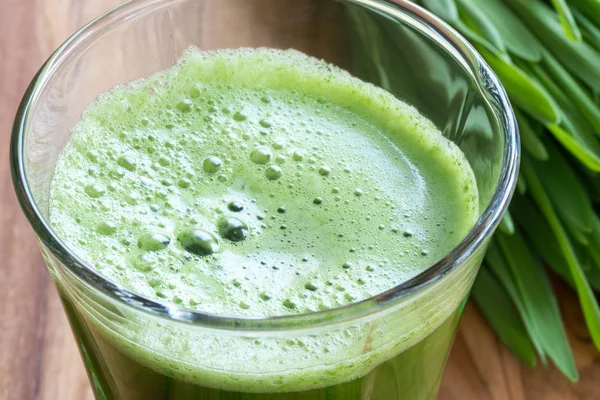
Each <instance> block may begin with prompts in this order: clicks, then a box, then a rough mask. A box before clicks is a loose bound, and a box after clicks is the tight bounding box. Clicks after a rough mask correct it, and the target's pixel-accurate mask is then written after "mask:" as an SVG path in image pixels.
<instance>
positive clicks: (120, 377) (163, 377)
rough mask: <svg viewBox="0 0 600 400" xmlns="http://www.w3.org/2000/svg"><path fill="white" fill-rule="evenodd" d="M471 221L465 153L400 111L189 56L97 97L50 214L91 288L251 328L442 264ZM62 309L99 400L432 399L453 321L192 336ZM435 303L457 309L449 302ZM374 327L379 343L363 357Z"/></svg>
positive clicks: (269, 60)
mask: <svg viewBox="0 0 600 400" xmlns="http://www.w3.org/2000/svg"><path fill="white" fill-rule="evenodd" d="M477 216H478V194H477V186H476V183H475V178H474V175H473V172H472V170H471V169H470V166H469V164H468V162H467V160H466V158H465V156H464V155H463V154H462V152H461V151H460V150H459V149H458V147H456V146H455V145H454V144H453V143H451V142H450V141H448V140H447V139H445V138H444V137H443V136H442V135H441V133H440V132H439V131H438V130H437V129H436V128H435V126H433V124H432V123H431V122H430V121H428V120H427V119H425V118H423V117H422V116H420V115H419V114H418V112H417V111H416V110H415V109H414V108H412V107H410V106H408V105H406V104H404V103H402V102H400V101H398V100H397V99H395V98H394V97H393V96H392V95H390V94H389V93H387V92H385V91H383V90H381V89H378V88H376V87H374V86H372V85H370V84H367V83H364V82H362V81H359V80H358V79H356V78H353V77H351V76H350V75H349V74H348V73H346V72H345V71H343V70H341V69H339V68H337V67H334V66H331V65H328V64H326V63H324V62H322V61H318V60H316V59H313V58H310V57H308V56H305V55H303V54H302V53H298V52H295V51H291V50H288V51H279V50H269V49H241V50H231V51H221V52H200V51H198V50H196V49H189V50H187V51H186V53H185V54H184V56H183V57H182V59H181V60H180V61H179V62H178V63H177V64H176V65H175V66H174V67H172V68H171V69H169V70H167V71H165V72H162V73H158V74H156V75H154V76H152V77H150V78H147V79H144V80H140V81H137V82H133V83H131V84H129V85H126V86H122V87H116V88H114V89H112V90H111V91H110V92H108V93H105V94H102V95H101V96H100V97H99V98H98V100H97V101H96V102H95V103H93V104H92V105H90V106H89V107H88V109H87V110H86V112H85V113H84V115H83V116H82V118H81V120H80V121H79V122H78V123H77V125H76V126H75V127H74V128H73V130H72V135H71V139H70V140H69V142H68V143H67V145H66V147H65V149H64V151H63V153H62V154H61V156H60V158H59V161H58V163H57V167H56V171H55V175H54V178H53V182H52V189H51V201H50V219H51V223H52V226H53V228H54V229H55V231H56V232H57V233H58V235H59V237H61V239H62V240H63V241H64V242H65V243H66V244H67V245H68V247H69V248H70V249H71V250H72V251H73V252H74V253H75V254H77V255H78V256H79V257H81V258H82V259H83V260H85V261H87V262H88V263H89V264H90V265H92V266H93V267H94V268H96V269H97V270H98V271H99V273H100V274H102V275H104V276H105V277H106V278H108V279H110V280H112V281H114V282H117V283H118V284H119V285H121V286H123V287H125V288H128V289H130V290H132V291H135V292H136V293H139V294H141V295H143V296H145V297H148V298H150V299H153V300H157V301H160V302H163V303H170V304H175V305H178V306H180V307H185V308H188V309H192V310H197V311H201V312H205V313H210V314H217V315H235V316H249V317H269V316H281V315H289V314H303V313H310V312H315V311H320V310H328V309H332V308H336V307H340V306H344V305H348V304H351V303H355V302H358V301H361V300H364V299H367V298H369V297H372V296H374V295H376V294H379V293H382V292H384V291H386V290H388V289H390V288H392V287H394V286H396V285H399V284H401V283H402V282H405V281H407V280H408V279H410V278H412V277H414V276H416V275H417V274H419V273H420V272H422V271H424V270H425V269H426V268H427V267H429V266H430V265H432V264H433V263H435V262H436V261H437V260H439V259H440V258H441V257H442V256H444V255H445V254H446V253H447V252H448V251H449V250H450V249H451V248H452V247H453V246H454V245H456V244H457V243H458V242H459V241H460V240H461V239H462V238H463V237H464V235H465V234H466V233H467V232H468V230H469V229H470V228H471V227H472V226H473V224H474V222H475V220H476V218H477ZM63 292H66V290H65V291H63ZM438 294H439V293H438ZM63 295H64V301H65V307H66V309H67V312H68V313H69V316H70V320H71V323H72V325H73V328H74V331H75V332H76V336H77V338H78V342H79V344H80V347H81V349H82V353H83V354H84V359H85V361H86V365H87V367H88V371H89V372H90V376H91V378H92V382H93V383H94V386H95V389H96V394H97V396H98V397H100V398H111V399H112V398H124V399H137V398H139V399H282V400H283V399H374V400H375V399H411V400H413V399H431V398H433V396H434V395H435V392H436V390H437V387H438V384H439V379H440V374H441V370H442V366H443V364H444V362H445V359H446V356H447V351H448V348H449V343H450V342H451V340H452V338H453V335H454V330H455V328H456V324H457V321H458V318H459V314H460V310H459V311H456V307H454V308H450V309H449V311H445V312H441V313H437V314H435V316H433V317H430V316H423V322H422V323H413V324H412V325H411V326H412V328H411V329H408V327H407V328H404V327H402V326H399V325H398V324H397V323H393V324H392V323H391V322H389V323H388V322H384V323H379V325H377V324H375V323H369V324H362V325H357V326H354V327H352V328H347V329H339V330H337V331H335V332H333V333H328V334H327V335H319V334H310V335H304V336H302V337H301V338H296V337H291V336H290V337H287V338H285V337H273V338H266V339H264V338H263V339H261V338H252V337H245V338H240V337H233V336H229V335H226V334H220V333H207V334H206V336H203V337H202V338H200V339H199V338H198V337H197V336H194V335H195V334H194V333H193V332H189V331H187V330H186V329H184V328H177V327H173V326H169V325H168V324H165V323H163V322H156V321H148V322H147V323H141V322H140V321H136V319H135V318H134V317H130V318H129V319H128V318H126V317H124V316H123V315H122V314H119V313H118V312H115V315H114V319H111V318H105V316H102V315H100V314H96V313H94V311H93V310H92V309H90V308H89V307H86V306H83V305H79V304H78V302H77V301H74V300H73V299H72V298H71V297H70V296H69V295H66V294H64V293H63ZM442 295H443V296H442V297H443V298H444V299H445V300H447V301H448V302H449V303H456V304H458V303H460V302H461V301H462V297H464V295H465V293H464V292H463V293H459V294H458V295H457V294H453V293H442ZM417 319H418V318H417ZM117 321H119V322H118V323H117ZM127 321H129V322H127ZM396 322H397V321H396ZM386 323H387V324H388V325H386ZM127 324H129V326H128V327H127V328H126V332H125V331H123V330H120V329H121V328H116V326H117V325H119V326H120V327H122V326H125V325H127ZM376 325H377V327H378V330H376V331H375V330H374V329H375V328H374V327H375V326H376ZM408 325H409V324H407V326H408ZM395 330H397V334H396V331H395ZM377 332H387V333H388V334H389V335H391V336H392V339H390V340H387V341H386V342H385V343H383V342H382V343H381V346H379V345H377V346H375V344H372V343H371V342H372V341H373V340H375V339H374V338H375V337H377V335H379V334H380V333H377ZM381 335H383V334H381ZM375 341H376V340H375ZM377 343H379V342H377Z"/></svg>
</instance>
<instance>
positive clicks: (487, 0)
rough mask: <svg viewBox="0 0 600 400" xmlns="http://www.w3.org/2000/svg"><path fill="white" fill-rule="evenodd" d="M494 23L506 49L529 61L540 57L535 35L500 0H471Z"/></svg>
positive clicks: (540, 52) (538, 43) (534, 60)
mask: <svg viewBox="0 0 600 400" xmlns="http://www.w3.org/2000/svg"><path fill="white" fill-rule="evenodd" d="M470 2H471V3H472V4H474V5H475V6H476V7H477V8H478V9H479V10H481V12H482V13H484V14H485V15H486V16H487V18H488V19H489V20H490V21H491V22H492V23H494V25H495V27H496V30H497V31H498V33H499V35H500V37H501V38H502V41H503V42H504V43H505V45H506V47H507V48H508V51H509V52H511V53H513V54H515V55H516V56H518V57H520V58H522V59H524V60H527V61H531V62H538V61H540V60H541V59H542V51H541V50H542V47H541V45H540V42H539V41H538V40H537V39H536V37H535V36H534V35H533V34H532V33H531V32H530V31H529V29H528V28H527V27H526V26H525V24H523V22H521V20H520V19H519V18H518V17H517V16H516V15H515V14H514V13H513V12H512V11H511V10H510V9H509V8H508V7H507V6H506V4H504V3H503V1H501V0H471V1H470Z"/></svg>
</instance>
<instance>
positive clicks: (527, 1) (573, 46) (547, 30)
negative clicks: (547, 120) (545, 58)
mask: <svg viewBox="0 0 600 400" xmlns="http://www.w3.org/2000/svg"><path fill="white" fill-rule="evenodd" d="M506 1H507V4H509V5H510V6H511V7H512V8H513V10H514V11H515V12H516V13H517V14H518V15H519V16H520V17H521V19H522V20H523V22H524V23H526V24H527V26H528V27H530V29H531V30H532V31H533V32H534V33H535V35H536V37H537V38H538V40H540V41H541V42H542V43H543V44H544V45H545V46H546V48H547V49H549V50H550V52H552V54H554V56H555V57H556V58H557V59H558V60H559V61H560V62H561V64H563V65H564V66H565V67H566V68H567V69H568V70H569V71H570V72H571V73H572V74H573V75H575V76H576V77H578V78H579V79H581V80H582V81H583V82H584V83H585V84H586V85H588V86H589V87H591V88H592V89H593V90H595V91H600V68H598V66H599V65H600V54H599V53H598V52H596V51H595V50H594V48H592V47H591V46H590V45H588V44H587V43H585V42H583V41H579V42H574V41H572V40H570V39H569V38H568V37H567V36H566V35H565V33H564V31H563V29H562V26H561V24H560V22H559V21H558V18H557V16H556V14H555V13H554V11H553V10H552V9H551V8H550V7H548V6H547V5H546V4H544V3H542V2H541V1H539V0H506Z"/></svg>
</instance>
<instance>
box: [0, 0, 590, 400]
mask: <svg viewBox="0 0 600 400" xmlns="http://www.w3.org/2000/svg"><path fill="white" fill-rule="evenodd" d="M280 1H285V0H280ZM290 1H291V0H290ZM117 3H119V0H82V1H77V0H0V257H1V258H2V263H1V264H0V400H9V399H10V400H13V399H14V400H28V399H34V398H35V399H47V400H56V399H62V400H80V399H91V398H93V396H92V393H91V390H90V386H89V383H88V381H87V377H86V375H85V372H84V370H83V364H82V362H81V360H80V358H79V354H78V352H77V349H76V347H75V342H74V340H73V337H72V335H71V332H70V330H69V326H68V324H67V320H66V318H65V316H64V314H63V310H62V308H61V305H60V302H59V300H58V296H57V293H56V290H55V289H54V287H53V286H52V284H51V281H50V279H49V276H48V273H47V272H46V269H45V267H44V263H43V260H42V257H41V255H40V253H39V251H38V248H37V244H36V241H35V238H34V235H33V232H32V231H31V229H30V227H29V225H28V223H27V221H26V220H25V218H24V217H23V215H22V214H21V210H20V208H19V205H18V203H17V200H16V198H15V195H14V193H13V189H12V183H11V177H10V171H9V164H8V153H9V136H10V132H11V125H12V120H13V116H14V114H15V111H16V108H17V105H18V102H19V100H20V98H21V96H22V94H23V92H24V90H25V88H26V86H27V84H28V83H29V81H30V79H31V78H32V77H33V75H34V74H35V72H36V70H37V69H38V67H39V66H40V65H41V64H42V62H43V61H44V60H45V59H46V57H47V56H48V55H49V54H50V53H51V51H52V50H53V49H54V48H56V47H57V46H58V45H59V44H60V43H61V42H62V41H63V40H64V39H65V38H66V37H67V36H68V35H69V34H70V33H72V32H73V31H75V30H76V29H77V28H78V27H79V26H81V25H82V24H83V23H84V22H86V21H87V20H89V19H90V18H92V17H93V16H95V15H98V14H100V13H101V12H102V11H104V10H106V9H108V8H109V7H111V6H113V5H115V4H117ZM557 290H558V292H559V294H560V298H561V307H562V309H563V315H564V316H565V319H566V323H567V326H568V328H569V329H568V330H569V339H570V341H571V344H572V346H573V348H574V350H575V356H576V359H577V365H578V366H579V370H580V373H581V381H580V382H579V383H578V384H575V385H574V384H570V383H569V382H567V380H566V379H564V378H563V377H562V376H561V375H560V374H559V373H558V372H557V371H556V369H554V368H553V367H550V368H549V369H548V370H544V369H542V368H537V369H528V368H524V367H522V366H521V365H520V364H519V362H518V361H517V360H516V359H515V358H514V357H513V356H512V355H511V354H510V352H508V351H507V350H506V348H504V347H503V346H502V345H501V344H500V343H499V342H498V341H497V340H496V339H495V337H494V336H493V334H492V333H491V332H490V330H489V329H488V328H487V327H486V325H485V322H484V320H483V319H482V318H481V316H480V314H479V313H478V312H477V310H476V308H475V307H474V306H473V305H472V304H470V305H469V306H468V307H467V310H466V314H465V316H464V318H463V321H462V324H461V327H460V330H459V333H458V336H457V339H456V342H455V345H454V349H453V351H452V356H451V358H450V361H449V363H448V368H447V370H446V374H445V377H444V381H443V385H442V389H441V392H440V396H439V399H441V400H487V399H493V400H507V399H510V400H553V399H556V400H558V399H560V400H571V399H584V400H593V399H600V355H599V354H598V352H597V351H596V350H595V349H594V347H593V345H592V344H591V342H590V340H589V335H588V333H587V332H586V329H585V327H584V325H583V322H582V316H581V313H580V311H579V308H578V305H577V299H576V297H575V296H574V294H573V293H572V292H571V291H570V290H569V289H567V288H565V287H564V286H562V285H557Z"/></svg>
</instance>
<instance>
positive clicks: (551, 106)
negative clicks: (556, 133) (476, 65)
mask: <svg viewBox="0 0 600 400" xmlns="http://www.w3.org/2000/svg"><path fill="white" fill-rule="evenodd" d="M478 50H479V52H480V53H481V54H482V55H483V57H484V58H485V60H486V61H487V62H488V64H489V65H490V66H491V67H492V68H493V69H494V72H496V74H497V75H498V77H499V78H500V80H501V81H502V84H503V85H504V88H505V89H506V91H507V92H508V95H509V96H510V98H511V100H512V101H513V102H514V103H515V104H516V105H517V106H519V107H520V108H522V109H523V110H524V111H526V112H527V113H528V114H529V115H531V116H532V117H534V118H536V119H537V120H539V121H541V122H542V123H546V124H556V123H558V122H559V110H558V108H557V106H556V104H555V103H554V101H553V100H552V97H551V96H550V95H549V94H548V93H547V92H546V90H545V89H544V88H543V87H542V86H541V85H539V84H538V83H537V82H535V81H533V80H532V79H530V77H529V76H528V75H527V74H526V73H525V72H524V71H523V70H521V69H520V68H519V67H517V66H516V65H514V64H512V63H511V62H509V61H507V60H505V59H502V58H500V57H498V56H496V55H495V54H493V53H492V52H490V51H487V50H485V49H483V48H478Z"/></svg>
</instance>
